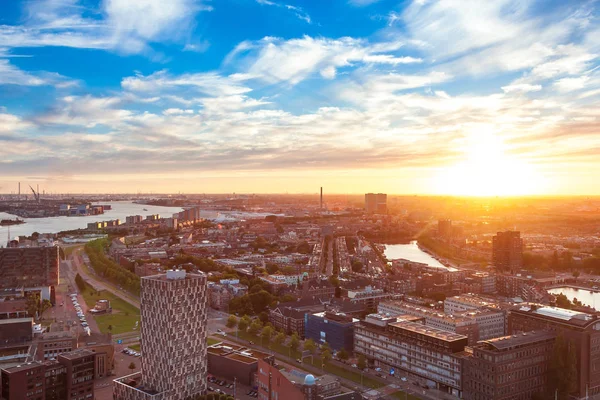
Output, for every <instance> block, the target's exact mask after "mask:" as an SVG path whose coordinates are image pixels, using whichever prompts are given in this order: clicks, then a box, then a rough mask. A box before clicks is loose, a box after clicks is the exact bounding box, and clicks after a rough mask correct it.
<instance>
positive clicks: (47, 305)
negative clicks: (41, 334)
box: [39, 299, 52, 318]
mask: <svg viewBox="0 0 600 400" xmlns="http://www.w3.org/2000/svg"><path fill="white" fill-rule="evenodd" d="M50 308H52V303H51V302H50V300H47V299H44V300H42V302H41V304H40V310H39V312H40V318H42V315H44V311H46V310H48V309H50Z"/></svg>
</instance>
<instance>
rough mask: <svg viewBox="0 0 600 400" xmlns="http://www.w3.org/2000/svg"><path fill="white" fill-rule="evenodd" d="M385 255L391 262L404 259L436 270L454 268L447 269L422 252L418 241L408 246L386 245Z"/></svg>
mask: <svg viewBox="0 0 600 400" xmlns="http://www.w3.org/2000/svg"><path fill="white" fill-rule="evenodd" d="M384 254H385V257H386V258H387V259H388V260H390V261H391V260H396V259H399V258H403V259H405V260H410V261H414V262H420V263H424V264H427V265H429V266H431V267H434V268H441V269H447V270H453V268H451V267H446V266H445V265H444V264H442V263H441V262H439V261H438V260H436V259H435V258H433V257H432V256H431V255H429V254H427V253H426V252H424V251H423V250H421V249H420V248H419V245H418V244H417V241H416V240H413V241H411V242H410V243H407V244H385V250H384Z"/></svg>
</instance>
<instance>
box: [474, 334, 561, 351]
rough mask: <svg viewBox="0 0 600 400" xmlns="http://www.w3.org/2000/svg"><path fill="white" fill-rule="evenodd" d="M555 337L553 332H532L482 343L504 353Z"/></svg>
mask: <svg viewBox="0 0 600 400" xmlns="http://www.w3.org/2000/svg"><path fill="white" fill-rule="evenodd" d="M555 337H556V334H555V333H554V332H552V331H532V332H523V333H519V334H518V335H512V336H503V337H499V338H495V339H489V340H484V341H482V342H480V343H481V344H482V345H488V346H486V347H489V346H491V347H493V348H494V349H495V350H498V351H503V350H508V349H513V348H516V347H522V346H527V345H530V344H534V343H537V342H541V341H545V340H549V339H554V338H555Z"/></svg>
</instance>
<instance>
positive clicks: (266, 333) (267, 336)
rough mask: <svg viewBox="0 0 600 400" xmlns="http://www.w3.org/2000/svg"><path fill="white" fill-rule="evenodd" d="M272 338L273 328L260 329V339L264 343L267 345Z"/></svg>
mask: <svg viewBox="0 0 600 400" xmlns="http://www.w3.org/2000/svg"><path fill="white" fill-rule="evenodd" d="M272 336H273V327H272V326H269V325H267V326H265V327H264V328H263V329H262V332H261V333H260V337H261V338H262V340H263V341H265V342H266V343H269V341H270V340H271V337H272Z"/></svg>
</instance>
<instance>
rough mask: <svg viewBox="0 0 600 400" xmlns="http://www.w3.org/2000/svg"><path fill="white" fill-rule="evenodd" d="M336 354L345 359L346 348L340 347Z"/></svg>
mask: <svg viewBox="0 0 600 400" xmlns="http://www.w3.org/2000/svg"><path fill="white" fill-rule="evenodd" d="M337 356H338V357H339V358H340V360H343V361H346V360H347V359H348V352H347V351H346V349H341V350H340V351H338V352H337Z"/></svg>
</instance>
